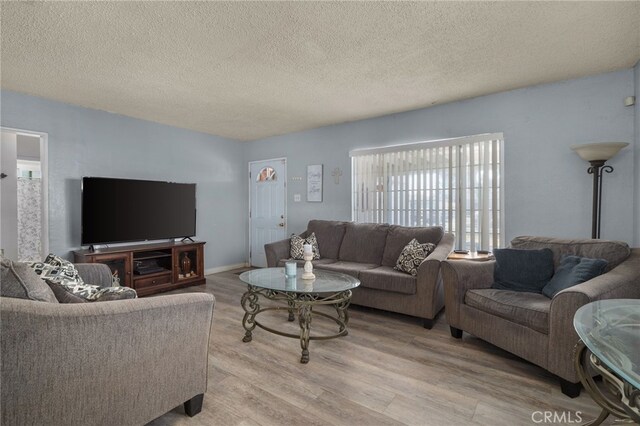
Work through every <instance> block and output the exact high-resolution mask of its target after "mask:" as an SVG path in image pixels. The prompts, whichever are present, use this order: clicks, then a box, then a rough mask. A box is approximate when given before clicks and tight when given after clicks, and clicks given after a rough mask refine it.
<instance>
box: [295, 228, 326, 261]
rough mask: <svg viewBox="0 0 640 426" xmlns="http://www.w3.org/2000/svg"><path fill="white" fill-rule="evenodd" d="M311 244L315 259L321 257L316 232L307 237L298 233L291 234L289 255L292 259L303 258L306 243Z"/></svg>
mask: <svg viewBox="0 0 640 426" xmlns="http://www.w3.org/2000/svg"><path fill="white" fill-rule="evenodd" d="M305 244H311V251H312V252H313V258H314V259H320V249H319V248H318V241H317V240H316V234H315V232H312V233H311V235H309V236H308V237H307V238H306V239H305V238H302V237H300V236H299V235H296V234H291V251H290V252H289V255H290V256H291V258H292V259H297V260H302V259H304V258H303V257H302V256H303V255H304V245H305Z"/></svg>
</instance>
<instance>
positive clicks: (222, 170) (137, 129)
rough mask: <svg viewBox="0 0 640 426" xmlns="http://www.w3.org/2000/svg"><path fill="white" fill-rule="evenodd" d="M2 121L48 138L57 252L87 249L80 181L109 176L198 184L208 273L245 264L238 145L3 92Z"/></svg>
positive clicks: (200, 226) (51, 227) (200, 236)
mask: <svg viewBox="0 0 640 426" xmlns="http://www.w3.org/2000/svg"><path fill="white" fill-rule="evenodd" d="M0 101H1V105H0V107H1V124H2V126H5V127H12V128H18V129H22V130H32V131H38V132H45V133H48V135H49V136H48V137H49V238H50V248H49V249H50V251H51V252H54V253H58V254H60V255H65V256H70V251H71V250H74V249H78V248H79V247H80V208H81V206H80V179H81V178H82V177H83V176H107V177H121V178H132V179H150V180H167V181H174V182H188V183H193V182H195V183H196V184H197V208H198V221H197V232H198V235H197V236H196V238H197V239H198V240H202V241H207V245H206V246H205V253H206V257H205V268H207V269H208V268H214V267H218V266H223V265H230V264H237V263H242V262H244V261H245V259H246V255H245V239H246V234H245V231H244V229H245V223H246V218H245V215H246V214H245V212H246V193H245V192H244V191H243V189H244V188H245V187H246V177H245V173H244V171H245V170H246V169H245V167H244V166H242V164H243V147H242V145H240V144H239V143H238V142H235V141H231V140H227V139H224V138H220V137H216V136H211V135H207V134H204V133H197V132H193V131H189V130H184V129H179V128H176V127H171V126H165V125H162V124H157V123H152V122H149V121H144V120H138V119H134V118H130V117H125V116H122V115H117V114H111V113H108V112H104V111H98V110H93V109H87V108H82V107H77V106H73V105H69V104H64V103H60V102H55V101H50V100H46V99H42V98H38V97H33V96H27V95H23V94H19V93H15V92H10V91H2V92H1V94H0Z"/></svg>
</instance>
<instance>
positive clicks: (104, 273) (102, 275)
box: [73, 263, 124, 287]
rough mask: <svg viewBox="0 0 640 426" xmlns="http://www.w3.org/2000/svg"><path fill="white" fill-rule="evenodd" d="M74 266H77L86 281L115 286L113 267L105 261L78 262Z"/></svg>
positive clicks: (102, 285) (103, 285)
mask: <svg viewBox="0 0 640 426" xmlns="http://www.w3.org/2000/svg"><path fill="white" fill-rule="evenodd" d="M73 266H75V267H76V269H77V270H78V274H80V277H81V278H82V280H83V281H84V282H85V283H87V284H93V285H97V286H100V287H111V286H113V278H112V274H111V269H109V267H108V266H107V265H105V264H104V263H76V264H74V265H73ZM121 278H122V279H123V278H124V277H121Z"/></svg>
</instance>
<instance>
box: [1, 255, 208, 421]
mask: <svg viewBox="0 0 640 426" xmlns="http://www.w3.org/2000/svg"><path fill="white" fill-rule="evenodd" d="M16 263H17V262H13V264H16ZM2 266H3V271H2V273H3V282H2V285H9V284H8V281H9V279H12V278H14V277H12V276H10V275H11V274H12V273H13V272H15V271H11V270H10V269H11V268H12V267H13V266H7V263H5V262H3V265H2ZM75 266H76V268H77V270H78V272H79V273H80V275H81V276H82V277H83V279H84V281H85V282H87V283H93V284H96V285H100V286H110V285H111V272H110V270H109V267H108V266H106V265H103V264H77V265H75ZM15 269H20V268H15ZM14 275H15V274H14ZM21 279H22V278H20V279H18V282H17V284H18V285H20V286H24V285H25V282H24V280H23V281H22V282H21V281H20V280H21ZM36 279H37V280H39V278H38V277H37V276H36ZM5 280H6V281H5ZM27 281H28V279H27ZM40 281H42V280H40ZM36 283H37V282H36ZM42 283H44V281H42ZM27 284H28V283H27ZM46 288H47V285H46V283H44V288H40V289H38V290H33V288H31V289H27V291H26V292H25V293H26V294H27V296H29V295H30V296H35V297H39V298H40V300H42V299H43V298H44V297H51V296H52V295H53V293H51V294H50V295H45V294H44V293H45V292H46ZM40 300H38V299H36V300H29V299H21V298H15V297H0V320H1V322H0V327H1V329H2V330H1V331H2V332H1V339H0V351H1V356H2V364H1V367H0V381H1V383H2V386H1V401H0V403H1V406H2V408H1V410H2V415H1V418H0V423H1V424H5V425H26V424H29V425H140V424H145V423H147V422H149V421H151V420H153V419H155V418H156V417H159V416H161V415H163V414H164V413H166V412H167V411H170V410H172V409H173V408H175V407H176V406H179V405H181V404H183V403H184V407H185V411H186V413H187V414H189V415H195V414H196V413H197V412H198V411H199V410H200V407H201V405H202V398H203V394H204V392H205V391H206V388H207V366H208V347H209V333H210V327H211V319H212V314H213V305H214V299H213V296H211V295H210V294H205V293H190V294H179V295H170V296H160V297H150V298H145V299H130V300H117V301H105V302H92V303H57V302H56V301H55V299H53V301H52V302H47V301H40Z"/></svg>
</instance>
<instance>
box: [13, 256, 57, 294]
mask: <svg viewBox="0 0 640 426" xmlns="http://www.w3.org/2000/svg"><path fill="white" fill-rule="evenodd" d="M0 269H1V271H0V283H1V285H0V296H2V297H13V298H16V299H29V300H35V301H39V302H49V303H58V300H57V299H56V296H55V294H54V293H53V291H52V290H51V289H50V288H49V286H48V285H47V283H46V282H44V281H43V280H41V279H40V277H39V276H38V274H36V273H35V272H34V270H33V269H31V267H30V266H29V264H27V263H23V262H14V261H12V260H9V259H5V258H0Z"/></svg>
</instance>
